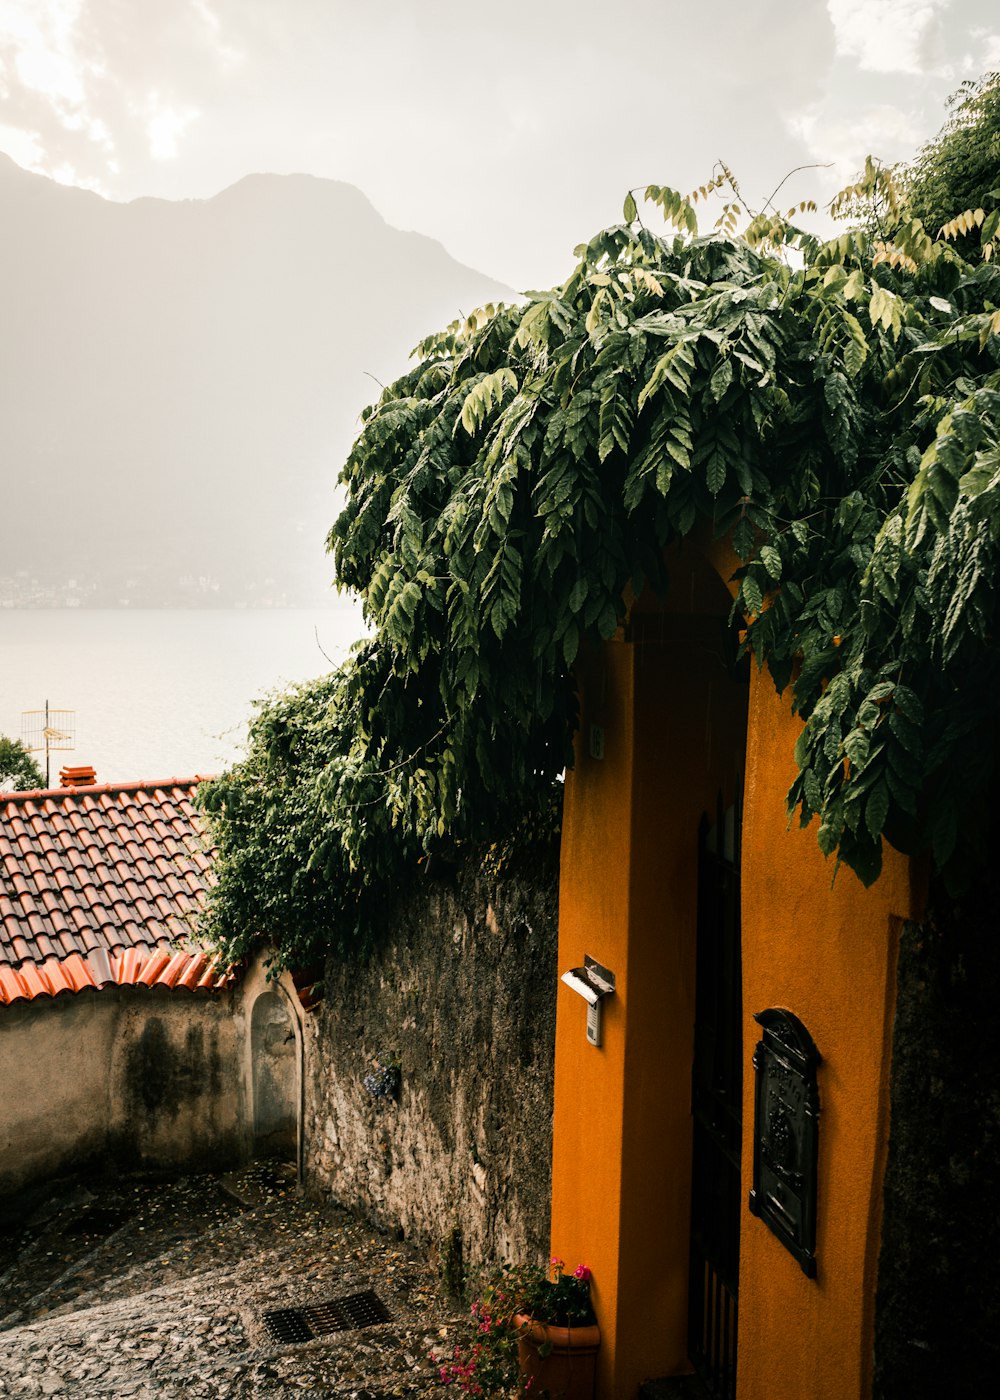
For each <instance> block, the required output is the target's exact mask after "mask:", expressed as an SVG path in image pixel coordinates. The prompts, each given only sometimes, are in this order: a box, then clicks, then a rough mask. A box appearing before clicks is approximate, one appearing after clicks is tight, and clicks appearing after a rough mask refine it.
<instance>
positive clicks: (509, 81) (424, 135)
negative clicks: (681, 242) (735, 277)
mask: <svg viewBox="0 0 1000 1400" xmlns="http://www.w3.org/2000/svg"><path fill="white" fill-rule="evenodd" d="M990 68H1000V5H998V4H997V0H713V3H710V4H694V3H692V0H682V3H678V0H631V3H630V4H628V5H624V6H621V7H614V6H611V5H608V4H606V3H601V4H598V3H591V0H571V2H568V0H503V3H496V0H494V2H493V3H490V4H478V3H476V0H420V3H419V4H418V3H411V2H410V0H378V3H370V4H358V3H356V2H355V3H351V4H348V3H341V0H0V150H2V151H4V152H6V153H7V154H8V155H10V156H11V157H13V159H14V160H16V161H17V162H18V163H19V164H21V165H23V166H25V167H26V168H28V169H31V170H34V171H38V172H40V173H43V174H47V175H50V176H53V177H54V178H56V179H58V180H60V181H62V182H64V183H67V184H76V185H81V186H84V187H86V188H90V189H93V190H96V191H97V192H99V193H100V194H102V195H104V196H106V197H108V198H111V199H115V200H130V199H134V198H136V197H138V196H142V195H155V196H160V197H163V198H168V199H184V198H207V197H210V196H211V195H213V194H215V193H217V192H218V191H219V190H221V189H223V188H225V187H226V186H228V185H230V184H233V183H234V182H235V181H237V180H238V179H240V178H241V177H242V176H244V175H246V174H249V173H253V172H276V173H289V172H293V171H299V172H305V173H308V174H312V175H318V176H323V177H328V178H332V179H338V180H346V181H349V182H350V183H352V184H355V185H357V186H359V187H360V188H361V189H362V190H363V191H364V192H365V193H366V194H367V195H368V197H369V198H370V199H371V200H372V202H373V203H374V204H375V206H376V207H377V208H378V210H379V211H380V213H381V214H382V215H383V216H384V217H385V218H386V219H387V220H388V221H389V222H390V223H391V224H394V225H395V226H396V227H399V228H403V229H413V230H416V231H419V232H421V233H426V234H429V235H430V236H432V237H434V238H437V239H439V240H440V241H441V242H442V243H443V244H444V245H445V247H446V248H447V249H448V251H449V252H451V253H452V254H453V255H454V256H455V257H457V258H458V259H460V260H461V261H462V262H465V263H468V264H470V265H472V266H474V267H476V268H478V269H480V270H481V271H483V272H486V273H488V274H490V275H492V276H494V277H497V278H499V279H500V280H502V281H504V282H506V283H507V284H509V285H511V286H513V287H515V288H516V289H517V290H526V289H528V288H531V287H541V286H548V285H551V284H553V283H555V282H557V281H561V280H562V279H563V278H564V277H565V276H566V275H568V273H569V271H570V270H571V267H572V250H573V247H574V245H575V244H577V243H579V242H581V241H583V240H584V239H586V238H589V237H590V236H591V235H592V234H593V233H595V232H596V231H597V230H598V229H599V228H601V227H603V226H604V225H606V224H608V223H612V222H615V221H616V220H618V219H619V218H620V217H621V208H622V201H623V198H624V195H625V192H626V190H628V189H629V188H634V187H638V186H645V185H646V184H648V183H657V184H666V185H670V186H673V187H674V188H678V189H681V190H682V191H685V192H686V191H687V190H689V189H691V188H694V187H696V186H697V185H700V184H702V183H704V182H705V181H706V180H707V179H708V178H710V176H711V174H712V171H713V167H714V165H715V162H716V161H717V160H718V159H722V160H724V161H725V162H726V164H727V165H728V166H729V167H730V168H731V169H732V170H733V171H734V172H735V173H736V175H737V177H738V179H739V181H740V184H741V188H742V190H743V192H744V195H745V198H746V200H747V201H748V203H749V204H750V205H751V206H753V207H759V206H760V205H761V204H762V203H763V202H764V200H765V199H766V198H767V196H769V195H770V194H771V192H772V191H773V190H774V188H775V186H777V185H778V184H779V182H780V181H781V180H782V179H783V177H784V176H785V175H787V174H788V173H789V172H791V171H792V170H793V169H794V168H795V167H798V166H822V167H824V168H822V169H807V170H801V171H798V172H797V173H796V174H794V175H791V176H790V178H789V179H788V180H787V182H786V183H785V184H784V186H783V188H782V194H781V197H780V199H779V201H778V202H779V203H782V202H784V200H785V196H786V195H787V196H788V200H787V202H788V203H791V202H793V201H794V202H798V200H800V199H804V198H806V197H817V198H819V199H821V200H823V199H828V198H829V197H830V195H832V194H833V193H834V192H835V191H836V190H837V189H839V188H840V187H841V186H842V185H843V184H845V183H847V182H848V181H849V180H850V179H851V178H852V177H853V176H854V175H855V174H856V173H857V172H858V171H859V170H860V168H861V166H862V164H863V162H864V157H865V155H866V154H867V153H868V152H871V153H872V154H874V155H876V156H878V157H880V158H881V159H882V160H884V161H889V162H892V161H896V160H900V159H904V158H906V157H908V156H911V155H913V154H915V152H916V150H917V149H918V148H919V146H920V145H921V144H922V143H923V142H924V141H925V140H927V139H928V138H929V137H931V136H932V135H933V134H934V133H935V132H936V131H937V130H938V128H939V127H940V125H941V124H942V121H943V119H944V116H945V108H944V103H945V99H946V97H947V95H948V94H949V93H950V92H952V91H953V90H954V89H955V88H956V87H957V86H958V85H959V83H961V82H962V81H964V80H967V79H975V78H977V77H978V76H979V75H980V74H981V73H983V72H984V71H986V70H988V69H990Z"/></svg>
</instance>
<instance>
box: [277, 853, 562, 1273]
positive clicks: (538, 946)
mask: <svg viewBox="0 0 1000 1400" xmlns="http://www.w3.org/2000/svg"><path fill="white" fill-rule="evenodd" d="M391 922H392V924H393V927H394V933H393V935H392V936H391V938H389V939H388V940H387V941H385V942H384V944H383V945H382V946H381V947H380V948H379V950H378V951H377V952H376V953H374V954H373V955H372V956H371V957H370V958H369V960H368V961H367V962H366V963H364V964H363V965H361V966H359V965H357V964H353V965H346V964H344V963H341V962H334V961H332V962H331V964H330V965H329V967H328V969H327V976H326V996H325V1000H324V1003H323V1005H322V1007H321V1008H320V1009H319V1010H318V1011H317V1012H316V1013H314V1015H313V1016H311V1017H310V1018H309V1019H310V1021H311V1023H312V1024H311V1027H310V1031H309V1046H308V1049H307V1056H306V1058H307V1064H308V1066H309V1069H308V1071H307V1087H306V1118H305V1134H304V1144H305V1161H304V1168H305V1179H306V1184H307V1186H308V1187H309V1188H310V1189H311V1190H313V1191H316V1192H318V1193H321V1194H326V1193H329V1194H330V1195H332V1196H333V1197H334V1198H335V1199H337V1200H338V1201H340V1202H341V1203H342V1204H343V1205H345V1206H347V1207H349V1208H351V1209H353V1210H357V1211H360V1212H362V1213H363V1214H364V1215H366V1216H367V1217H368V1218H370V1219H372V1220H374V1221H375V1222H376V1223H378V1224H380V1225H382V1226H384V1227H387V1228H396V1229H401V1230H402V1231H403V1232H404V1234H405V1235H406V1236H407V1237H409V1238H413V1239H417V1240H420V1241H422V1242H428V1243H431V1244H436V1245H438V1246H439V1247H440V1248H441V1249H442V1253H443V1259H442V1262H443V1263H444V1264H445V1266H446V1267H447V1268H448V1269H449V1270H450V1271H451V1273H452V1274H454V1273H455V1272H456V1271H457V1268H458V1264H459V1258H458V1256H459V1253H460V1251H461V1253H462V1255H463V1257H464V1266H465V1267H466V1268H470V1267H472V1268H474V1267H475V1266H476V1265H477V1264H478V1263H481V1262H483V1261H486V1260H490V1259H496V1258H499V1259H504V1258H525V1257H541V1256H544V1255H545V1253H546V1252H547V1248H548V1225H549V1193H550V1183H551V1138H552V1081H553V1054H554V1040H555V1001H556V980H557V967H556V925H557V880H556V870H555V861H554V860H553V861H552V862H551V863H550V864H549V865H548V867H547V868H545V869H544V870H541V871H535V872H533V873H532V874H531V875H528V874H524V873H522V874H520V875H518V874H513V875H505V876H504V877H502V878H500V879H490V878H488V877H487V876H486V875H484V874H483V873H482V872H481V871H480V870H478V869H476V868H470V867H469V866H464V867H462V868H460V869H459V870H458V871H457V872H455V873H454V874H453V875H451V876H449V878H448V879H447V880H445V881H438V880H435V879H433V878H427V879H423V880H421V882H420V884H419V885H418V886H417V888H416V891H415V892H414V893H413V894H412V895H411V894H409V893H407V894H406V895H405V896H404V897H402V898H400V899H398V900H397V904H396V908H395V912H394V916H393V919H392V920H391ZM380 1056H381V1060H382V1063H383V1065H384V1066H387V1067H388V1069H389V1073H388V1074H383V1075H382V1076H381V1078H382V1081H383V1082H384V1083H386V1084H387V1086H388V1085H389V1084H391V1080H392V1078H393V1073H392V1067H393V1062H398V1067H399V1074H398V1080H399V1085H398V1099H394V1098H392V1097H391V1096H376V1095H375V1094H374V1093H373V1092H371V1089H370V1088H366V1086H365V1082H364V1081H365V1078H366V1076H370V1075H372V1074H373V1073H374V1074H376V1076H377V1077H378V1071H379V1058H380ZM373 1087H376V1086H375V1085H374V1084H373Z"/></svg>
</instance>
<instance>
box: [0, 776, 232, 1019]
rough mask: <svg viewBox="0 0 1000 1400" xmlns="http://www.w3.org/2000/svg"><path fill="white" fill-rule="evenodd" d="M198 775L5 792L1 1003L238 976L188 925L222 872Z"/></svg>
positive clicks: (0, 838)
mask: <svg viewBox="0 0 1000 1400" xmlns="http://www.w3.org/2000/svg"><path fill="white" fill-rule="evenodd" d="M198 781H199V779H197V778H194V779H191V780H186V781H182V780H179V779H175V778H171V779H169V780H168V781H166V782H162V783H151V782H138V783H115V784H112V783H107V784H102V785H101V786H88V787H79V788H55V789H49V790H45V791H39V792H14V793H0V1006H3V1005H5V1004H9V1003H10V1002H15V1001H25V1000H30V999H31V998H33V997H36V996H52V997H55V996H59V995H61V994H62V993H64V992H80V991H83V990H84V989H85V988H87V987H90V988H99V987H103V986H109V985H115V984H117V985H120V986H121V985H141V986H147V987H152V986H162V987H184V988H187V989H190V990H194V989H196V988H197V989H199V990H208V991H212V990H216V989H218V988H220V987H222V986H225V985H226V984H227V982H229V981H230V980H231V974H229V973H228V972H225V971H223V970H221V969H220V968H219V967H218V965H217V963H216V961H215V959H213V958H212V957H211V956H210V955H209V954H208V953H207V952H206V951H205V950H204V949H203V948H201V947H200V946H199V945H198V943H197V941H196V940H195V939H194V938H192V937H191V933H190V928H191V923H192V921H193V918H194V916H195V915H196V914H197V913H198V911H199V909H200V907H201V904H202V902H203V900H204V897H205V893H206V891H207V889H208V887H209V885H210V883H211V878H212V874H211V871H212V856H213V852H212V850H211V849H210V848H209V846H208V845H207V843H206V841H205V838H204V831H203V828H202V826H201V822H200V819H199V816H198V813H197V811H196V810H195V807H194V805H193V802H192V797H193V795H194V790H195V788H196V786H197V784H198Z"/></svg>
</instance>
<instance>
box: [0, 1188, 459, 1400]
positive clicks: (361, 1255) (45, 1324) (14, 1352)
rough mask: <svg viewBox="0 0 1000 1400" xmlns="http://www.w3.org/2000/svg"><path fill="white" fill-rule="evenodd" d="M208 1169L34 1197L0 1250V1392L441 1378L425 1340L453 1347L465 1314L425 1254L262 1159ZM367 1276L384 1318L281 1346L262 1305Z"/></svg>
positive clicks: (332, 1291)
mask: <svg viewBox="0 0 1000 1400" xmlns="http://www.w3.org/2000/svg"><path fill="white" fill-rule="evenodd" d="M222 1185H223V1186H224V1187H225V1189H220V1179H219V1178H216V1177H210V1176H204V1177H197V1178H186V1179H185V1180H183V1181H181V1182H175V1183H170V1184H156V1183H148V1182H147V1183H141V1182H131V1183H123V1184H121V1185H120V1186H119V1187H118V1188H117V1189H112V1190H111V1191H108V1190H106V1189H105V1190H103V1191H101V1192H100V1193H99V1194H98V1195H96V1196H95V1195H93V1194H92V1193H90V1192H88V1191H86V1190H84V1191H82V1192H81V1191H80V1190H79V1189H78V1190H77V1191H76V1193H75V1194H74V1192H73V1191H69V1192H68V1193H67V1194H66V1197H65V1198H64V1200H63V1201H62V1202H60V1200H59V1198H58V1197H56V1199H55V1200H54V1201H53V1202H50V1203H48V1205H47V1206H44V1205H43V1207H42V1210H41V1212H40V1214H41V1219H39V1218H37V1214H38V1213H36V1218H35V1219H34V1220H33V1221H32V1222H31V1224H30V1225H29V1227H28V1228H27V1229H26V1230H25V1231H24V1232H23V1233H22V1234H21V1235H20V1237H19V1238H18V1239H17V1240H15V1241H14V1242H13V1244H10V1245H8V1247H7V1250H6V1257H5V1258H3V1259H0V1329H2V1330H0V1396H11V1397H22V1396H23V1397H29V1396H56V1397H74V1400H76V1397H80V1400H89V1397H91V1396H94V1397H98V1396H107V1397H111V1396H114V1397H123V1400H132V1397H134V1398H135V1400H153V1397H156V1400H161V1397H162V1400H174V1397H177V1400H182V1397H189V1396H190V1397H216V1396H218V1397H223V1396H234V1397H237V1396H238V1397H242V1396H258V1395H259V1396H275V1397H285V1396H288V1397H290V1396H303V1395H306V1396H327V1397H343V1400H383V1398H384V1397H385V1398H386V1400H387V1397H390V1396H398V1397H414V1400H415V1398H416V1397H421V1398H423V1397H432V1396H439V1395H441V1394H442V1393H444V1392H442V1390H441V1388H440V1386H439V1385H438V1384H437V1368H436V1366H435V1365H434V1362H433V1361H432V1360H431V1359H430V1353H432V1352H433V1353H435V1354H443V1353H445V1352H450V1351H451V1348H452V1346H453V1345H454V1342H455V1340H456V1339H457V1337H458V1335H459V1334H460V1333H461V1332H462V1331H463V1330H464V1327H463V1319H462V1317H461V1315H460V1314H459V1313H456V1311H455V1309H454V1308H453V1306H452V1305H450V1304H449V1303H447V1302H446V1300H444V1298H443V1297H442V1295H441V1291H440V1288H439V1285H438V1281H437V1278H436V1275H435V1272H434V1270H433V1268H432V1267H431V1266H430V1264H429V1263H428V1262H427V1260H426V1259H425V1258H422V1257H421V1256H420V1255H419V1254H417V1253H415V1252H414V1251H412V1250H410V1249H408V1248H407V1247H406V1246H405V1245H402V1244H399V1243H397V1242H395V1241H394V1240H390V1239H387V1238H386V1237H385V1236H381V1235H378V1234H377V1233H375V1232H374V1231H372V1230H370V1229H369V1228H367V1227H366V1226H364V1225H363V1224H361V1223H360V1222H359V1221H357V1220H355V1219H353V1218H352V1217H351V1216H349V1215H347V1214H346V1213H344V1212H341V1211H338V1210H335V1209H327V1210H325V1211H323V1210H320V1209H319V1208H317V1207H316V1206H314V1205H311V1204H310V1203H308V1202H306V1201H304V1200H302V1199H300V1198H299V1197H298V1196H297V1194H296V1193H295V1190H294V1186H293V1184H292V1183H290V1182H288V1181H287V1179H285V1180H283V1179H282V1178H281V1177H280V1176H278V1177H275V1175H274V1173H273V1172H270V1173H269V1172H268V1171H267V1170H263V1169H260V1168H257V1169H251V1170H250V1171H249V1172H246V1173H241V1174H240V1175H239V1176H238V1177H230V1178H228V1179H225V1180H224V1181H223V1182H222ZM88 1197H89V1199H88ZM66 1200H68V1201H69V1204H66ZM46 1211H48V1212H49V1213H48V1215H46ZM366 1289H373V1290H374V1291H375V1292H376V1293H377V1294H378V1296H379V1297H380V1298H381V1299H382V1301H383V1302H384V1303H385V1305H386V1307H387V1308H388V1310H389V1313H390V1315H391V1319H392V1320H391V1321H389V1322H384V1323H380V1324H377V1325H374V1326H370V1327H366V1328H361V1329H356V1330H352V1331H344V1332H339V1333H333V1334H330V1335H329V1336H326V1337H323V1338H319V1339H317V1340H315V1341H311V1342H306V1343H301V1344H297V1345H287V1346H279V1345H277V1344H275V1342H274V1341H273V1340H272V1338H271V1336H270V1334H269V1333H268V1331H267V1329H266V1327H265V1326H264V1323H263V1321H262V1314H263V1313H264V1312H265V1311H269V1310H271V1309H275V1308H282V1307H299V1306H303V1305H308V1304H309V1303H315V1302H320V1301H323V1300H326V1299H329V1298H338V1297H343V1296H345V1295H349V1294H352V1293H357V1292H361V1291H364V1290H366Z"/></svg>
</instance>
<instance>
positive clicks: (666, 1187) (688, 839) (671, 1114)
mask: <svg viewBox="0 0 1000 1400" xmlns="http://www.w3.org/2000/svg"><path fill="white" fill-rule="evenodd" d="M714 587H715V588H717V587H718V585H717V583H715V584H714ZM708 592H709V596H706V594H705V590H703V589H701V588H698V589H696V590H695V592H694V594H692V592H691V590H689V589H685V590H683V597H684V600H685V602H686V604H687V605H688V606H690V605H692V603H693V605H694V606H695V607H699V608H702V609H704V610H703V611H701V612H697V613H691V614H687V615H676V614H675V615H664V616H662V617H659V618H655V617H654V618H649V619H645V620H643V619H642V618H641V617H640V618H638V619H637V620H636V621H635V623H634V630H633V636H632V640H630V641H628V642H626V641H624V640H619V641H615V642H611V643H608V644H607V645H606V646H605V647H604V648H602V649H601V650H600V651H599V652H595V653H591V654H589V655H588V656H587V657H585V658H584V659H583V660H582V661H581V665H580V667H579V672H578V679H579V681H580V690H581V701H582V707H581V721H582V722H581V730H580V736H579V742H578V747H577V762H576V767H575V769H574V771H573V772H572V773H570V774H569V775H568V777H567V789H566V799H565V812H564V824H563V849H562V864H561V870H562V875H561V886H560V920H559V923H560V940H559V968H560V971H565V969H566V968H568V967H573V966H578V965H579V964H581V963H582V962H583V958H584V955H585V954H590V955H591V956H592V957H595V958H596V959H597V960H598V961H599V962H601V963H603V964H604V965H605V966H607V967H609V968H610V969H611V970H612V971H613V972H614V973H615V975H616V978H617V990H616V993H615V996H614V997H612V998H611V999H610V1000H609V1001H608V1002H606V1003H605V1011H604V1027H603V1045H602V1048H601V1049H599V1050H597V1049H595V1048H594V1047H592V1046H591V1045H589V1044H588V1042H587V1039H586V1005H585V1003H584V1002H583V1000H582V999H581V998H580V997H578V996H577V995H576V994H575V993H574V992H572V991H571V990H570V989H569V988H567V987H565V986H563V985H562V984H560V986H559V992H558V1004H557V1033H556V1070H555V1081H556V1091H555V1121H554V1157H553V1202H552V1212H553V1226H552V1248H553V1253H555V1254H557V1255H558V1256H559V1257H560V1258H563V1259H565V1260H566V1261H567V1264H568V1265H569V1266H570V1267H573V1266H574V1265H575V1264H576V1263H579V1262H586V1263H587V1264H589V1265H590V1267H591V1269H592V1270H593V1275H594V1299H595V1305H596V1307H597V1309H598V1312H599V1316H600V1320H601V1325H602V1332H603V1342H602V1349H601V1353H600V1359H599V1393H600V1394H601V1395H603V1396H618V1395H622V1396H624V1395H632V1394H634V1393H635V1390H636V1387H637V1386H638V1384H639V1382H640V1381H641V1380H643V1379H644V1378H646V1377H648V1376H651V1375H656V1374H661V1375H662V1374H664V1373H666V1372H667V1371H676V1370H683V1369H685V1364H686V1313H687V1269H688V1217H689V1211H690V1173H691V1161H690V1158H691V1120H690V1073H691V1043H692V1037H693V1027H694V973H695V920H696V905H697V901H696V895H697V879H696V876H697V830H698V822H699V819H700V817H701V814H702V813H703V812H704V811H706V810H709V809H714V805H715V796H716V792H717V791H718V789H719V788H720V786H723V787H725V786H726V784H727V781H728V788H729V791H728V794H727V795H728V796H730V797H731V795H732V792H731V789H732V768H733V762H732V756H733V753H734V750H736V751H739V752H742V748H743V742H744V739H743V735H744V724H745V711H746V687H745V686H743V687H739V686H734V684H733V682H732V681H731V679H730V678H729V676H728V675H727V673H726V670H725V668H724V666H723V664H722V662H721V659H720V650H721V648H720V641H721V637H722V633H723V627H722V626H721V624H720V622H719V614H720V612H721V615H722V616H723V617H724V616H725V612H726V608H727V604H728V599H727V598H726V597H725V594H724V593H722V592H721V590H720V591H719V592H717V593H715V595H714V596H710V595H711V590H709V591H708ZM709 609H711V611H709ZM665 714H666V715H669V717H670V718H669V723H664V715H665ZM593 724H599V725H600V726H601V728H602V729H603V731H604V757H603V758H602V759H594V758H592V757H591V756H590V754H589V736H590V726H591V725H593ZM637 1261H638V1262H637Z"/></svg>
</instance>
